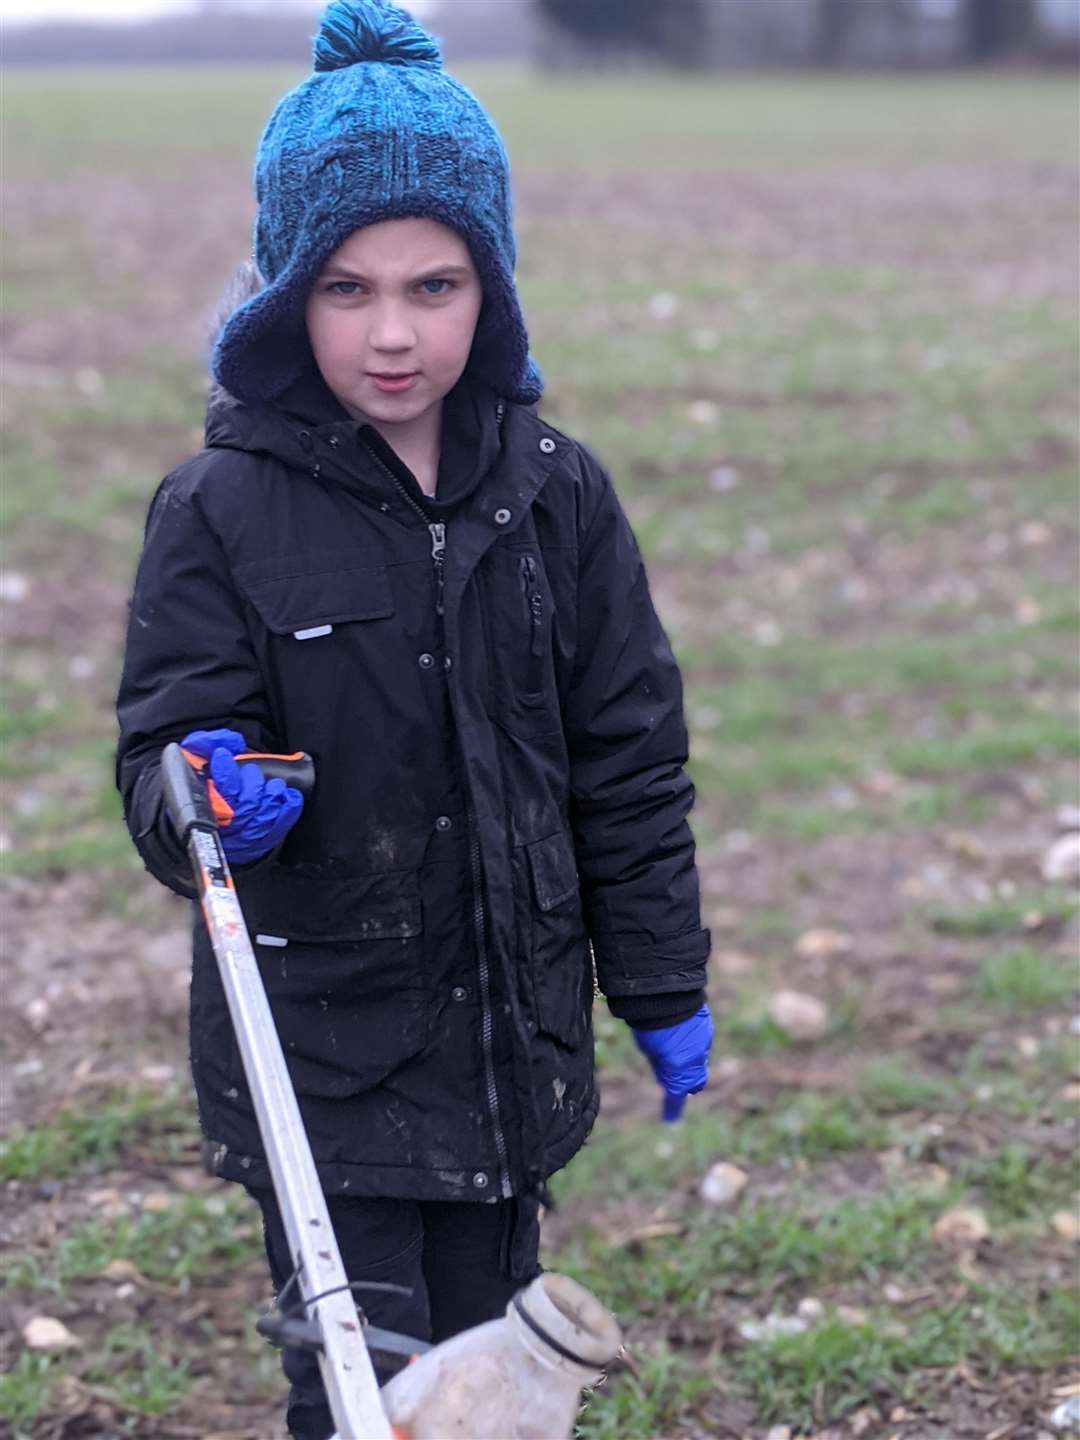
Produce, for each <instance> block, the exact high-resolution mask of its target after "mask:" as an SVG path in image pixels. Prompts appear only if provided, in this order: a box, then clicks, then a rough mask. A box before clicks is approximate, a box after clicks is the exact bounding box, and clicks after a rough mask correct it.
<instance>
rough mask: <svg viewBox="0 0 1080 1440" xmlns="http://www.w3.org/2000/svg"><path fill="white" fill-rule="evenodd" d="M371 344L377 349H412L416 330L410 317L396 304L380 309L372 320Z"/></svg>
mask: <svg viewBox="0 0 1080 1440" xmlns="http://www.w3.org/2000/svg"><path fill="white" fill-rule="evenodd" d="M370 335H371V344H372V346H373V348H374V349H376V350H394V351H397V350H411V349H412V347H413V345H415V343H416V331H415V330H414V329H413V326H412V324H411V322H410V320H409V317H408V316H407V315H406V314H405V313H404V311H403V310H401V309H400V308H399V307H398V306H396V305H386V306H383V307H381V308H380V309H379V311H378V312H377V313H376V315H375V316H374V318H373V320H372V326H371V332H370Z"/></svg>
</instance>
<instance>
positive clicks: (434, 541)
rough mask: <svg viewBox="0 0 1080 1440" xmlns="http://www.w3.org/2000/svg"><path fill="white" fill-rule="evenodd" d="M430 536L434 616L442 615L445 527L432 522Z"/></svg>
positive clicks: (439, 522) (441, 522) (429, 527)
mask: <svg viewBox="0 0 1080 1440" xmlns="http://www.w3.org/2000/svg"><path fill="white" fill-rule="evenodd" d="M428 530H429V532H430V534H431V559H432V561H433V562H434V565H435V614H436V615H441V614H442V613H443V559H444V556H445V553H446V525H445V523H444V522H443V521H433V522H431V523H430V524H429V525H428Z"/></svg>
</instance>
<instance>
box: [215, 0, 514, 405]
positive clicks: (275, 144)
mask: <svg viewBox="0 0 1080 1440" xmlns="http://www.w3.org/2000/svg"><path fill="white" fill-rule="evenodd" d="M255 197H256V200H257V201H258V214H257V216H256V220H255V260H256V263H257V264H258V267H259V270H260V272H261V274H262V277H263V280H264V281H265V285H264V288H263V289H262V290H260V291H259V293H258V294H257V295H255V296H254V297H253V298H252V299H250V300H248V301H246V303H244V304H243V305H241V306H239V308H238V309H236V310H234V311H233V313H232V315H230V317H229V319H228V320H227V321H226V322H225V325H224V327H223V328H222V331H221V333H220V335H219V337H218V340H217V344H216V345H215V347H214V354H213V358H212V362H211V366H212V369H213V372H214V376H215V378H216V379H217V380H218V381H219V383H220V384H222V385H223V386H224V387H225V388H226V389H227V390H228V391H230V392H231V393H232V394H233V395H235V396H236V397H237V399H239V400H244V401H247V402H249V403H250V402H257V401H268V400H274V399H275V398H276V397H277V396H279V395H280V394H281V393H282V392H283V391H284V390H285V389H287V387H288V386H289V385H291V384H292V383H293V382H294V381H295V380H297V379H298V378H299V377H300V376H301V375H302V374H303V372H304V371H305V370H306V369H307V368H308V367H310V366H311V365H312V364H313V363H314V361H313V357H312V354H311V347H310V345H309V343H308V338H307V330H306V326H305V322H304V310H305V307H306V305H307V300H308V296H309V295H310V293H311V288H312V286H313V285H314V283H315V280H316V279H317V277H318V275H319V273H320V271H321V270H322V268H323V266H324V265H325V264H326V262H327V260H328V259H329V258H330V256H331V255H332V254H333V253H334V251H335V250H337V248H338V247H339V246H340V245H341V244H342V243H343V242H344V241H345V240H346V239H347V238H348V236H349V235H351V234H352V232H353V231H354V230H358V229H360V227H361V226H364V225H372V224H374V223H376V222H377V221H380V220H397V219H405V218H408V217H411V216H420V217H427V218H428V219H431V220H437V221H439V222H440V223H441V224H443V225H448V226H449V227H450V228H451V229H453V230H456V231H457V232H458V234H459V235H461V237H462V238H463V239H464V241H465V243H466V244H467V245H468V247H469V251H470V253H471V255H472V259H473V264H474V265H475V266H476V269H477V273H478V274H479V276H480V281H481V284H482V286H483V290H484V302H483V306H482V308H481V311H480V319H479V322H478V324H477V328H476V336H475V339H474V341H473V348H472V353H471V354H470V357H469V363H468V366H467V372H466V373H468V374H472V375H474V376H475V377H476V378H477V379H479V380H482V381H484V382H485V383H486V384H488V385H490V386H491V388H492V389H493V390H495V391H496V393H497V394H500V395H504V396H505V397H506V398H507V399H509V400H514V401H518V402H520V403H522V404H531V403H533V402H534V401H536V400H538V399H539V398H540V395H541V393H542V390H543V383H542V381H541V379H540V372H539V370H538V369H537V367H536V365H535V363H534V362H533V360H532V359H531V358H530V356H529V341H528V335H527V334H526V330H525V321H524V318H523V316H522V313H521V306H520V304H519V302H518V298H517V291H516V290H515V288H514V260H515V245H514V231H513V222H512V218H511V204H510V167H509V162H508V160H507V157H506V150H505V149H504V147H503V143H502V141H501V139H500V138H499V133H498V131H497V130H496V129H495V126H494V125H493V123H492V121H491V119H490V118H489V116H488V115H487V113H486V112H485V111H484V109H483V107H482V106H481V105H480V103H479V101H478V100H477V99H476V98H475V96H473V95H472V94H471V93H470V92H469V91H468V90H467V89H466V88H465V87H464V85H461V84H459V82H458V81H456V80H455V79H454V78H453V77H452V76H451V75H448V74H447V73H446V71H445V70H444V69H443V68H442V57H441V55H440V53H439V47H438V45H437V43H436V42H435V40H434V39H433V38H432V36H430V35H429V34H428V33H427V32H426V31H425V30H424V29H422V27H421V26H420V25H418V24H417V23H416V21H415V20H414V19H413V18H412V16H411V15H409V14H407V13H406V12H405V11H404V10H402V9H400V8H399V7H398V6H397V5H391V4H388V3H384V0H333V3H332V4H331V5H329V6H328V7H327V9H326V11H325V13H324V15H323V17H322V24H321V26H320V29H319V33H318V35H317V36H316V38H315V51H314V73H313V74H311V75H310V76H309V77H308V78H307V79H306V80H304V81H303V82H302V83H301V84H300V85H298V86H297V87H296V89H295V90H290V91H289V93H288V94H287V95H285V96H284V97H283V98H282V99H281V100H280V101H279V102H278V104H277V107H276V108H275V110H274V113H273V114H272V115H271V116H270V120H269V122H268V123H267V126H266V129H265V130H264V132H263V136H262V139H261V140H260V142H259V149H258V153H257V154H256V157H255Z"/></svg>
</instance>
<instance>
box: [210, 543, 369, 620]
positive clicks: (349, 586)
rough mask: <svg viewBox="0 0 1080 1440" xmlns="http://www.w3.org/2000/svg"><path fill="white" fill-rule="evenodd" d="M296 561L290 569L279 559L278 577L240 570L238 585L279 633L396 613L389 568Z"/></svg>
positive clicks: (244, 568) (245, 569) (261, 617)
mask: <svg viewBox="0 0 1080 1440" xmlns="http://www.w3.org/2000/svg"><path fill="white" fill-rule="evenodd" d="M313 563H316V562H312V561H307V562H305V561H304V560H303V558H301V559H298V560H297V561H296V562H294V563H293V564H292V566H291V567H290V566H289V565H288V562H286V561H279V562H278V571H277V573H276V574H273V575H267V574H265V573H264V574H259V572H258V570H257V569H256V570H255V573H253V574H251V573H248V572H249V571H251V570H252V567H250V566H245V567H243V569H241V570H240V571H238V572H237V577H236V578H237V582H238V584H239V585H240V587H241V589H242V590H243V592H244V594H245V595H246V596H247V598H248V600H250V602H251V604H252V605H254V607H255V609H256V610H257V611H258V612H259V618H260V620H262V622H263V624H264V625H265V626H266V627H267V629H268V630H272V631H273V632H274V634H275V635H293V634H295V633H296V632H297V631H298V630H301V631H303V630H313V629H316V628H317V627H318V626H320V625H344V624H346V623H347V622H349V621H351V620H381V619H383V618H385V617H386V616H388V615H392V614H393V613H394V597H393V594H392V592H391V590H390V578H389V576H388V575H387V573H386V566H385V565H371V564H368V563H364V562H359V561H358V562H357V563H354V564H351V565H345V564H341V563H340V561H339V563H338V565H337V566H336V567H334V568H333V569H329V568H322V569H318V568H312V565H313Z"/></svg>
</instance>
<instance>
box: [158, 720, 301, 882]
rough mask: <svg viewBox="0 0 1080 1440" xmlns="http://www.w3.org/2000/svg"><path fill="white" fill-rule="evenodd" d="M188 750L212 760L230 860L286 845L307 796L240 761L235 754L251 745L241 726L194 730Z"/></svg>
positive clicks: (244, 860) (243, 861)
mask: <svg viewBox="0 0 1080 1440" xmlns="http://www.w3.org/2000/svg"><path fill="white" fill-rule="evenodd" d="M180 744H181V746H182V747H183V749H185V750H190V751H191V752H192V754H193V755H199V756H201V757H202V758H203V759H204V760H209V761H210V765H209V782H210V787H211V788H212V790H216V791H217V795H218V797H219V801H220V802H221V803H218V802H217V801H214V800H213V795H211V800H212V803H213V807H214V812H215V814H216V815H217V817H218V834H219V835H220V836H221V848H222V849H223V850H224V851H225V856H226V858H227V859H228V860H229V861H230V862H231V863H233V864H236V865H249V864H251V863H252V862H253V861H255V860H261V859H262V857H263V856H264V855H269V853H270V851H271V850H273V849H275V848H276V847H277V846H278V845H280V844H281V842H282V840H284V838H285V836H286V835H287V834H288V833H289V831H290V830H291V829H292V827H293V826H294V825H295V824H296V822H297V820H299V818H300V812H301V810H303V808H304V797H303V796H302V795H301V794H300V792H299V790H294V789H293V787H292V786H291V785H286V784H285V781H284V780H280V779H277V780H264V779H263V777H262V771H261V770H260V769H259V767H258V765H255V764H249V765H238V764H237V763H236V758H235V757H236V756H237V755H242V754H243V753H244V752H245V751H246V750H249V749H250V748H251V747H250V746H249V745H248V743H247V741H246V740H245V739H244V737H243V735H241V734H240V733H239V732H238V731H236V730H193V731H192V732H191V734H190V735H185V736H184V738H183V740H181V742H180Z"/></svg>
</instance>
